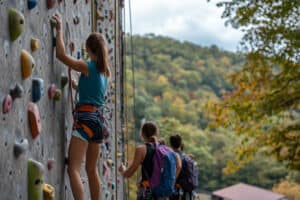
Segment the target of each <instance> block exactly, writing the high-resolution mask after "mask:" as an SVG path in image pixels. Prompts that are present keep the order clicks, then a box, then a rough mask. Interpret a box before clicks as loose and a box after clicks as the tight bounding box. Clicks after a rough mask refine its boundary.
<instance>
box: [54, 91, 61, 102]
mask: <svg viewBox="0 0 300 200" xmlns="http://www.w3.org/2000/svg"><path fill="white" fill-rule="evenodd" d="M53 99H54V100H55V101H59V100H60V99H61V90H60V89H56V90H55V94H54V97H53Z"/></svg>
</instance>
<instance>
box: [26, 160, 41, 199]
mask: <svg viewBox="0 0 300 200" xmlns="http://www.w3.org/2000/svg"><path fill="white" fill-rule="evenodd" d="M43 173H44V166H43V164H42V163H40V162H37V161H35V160H31V159H30V160H28V199H30V200H40V199H43V185H44V183H43V182H44V179H43Z"/></svg>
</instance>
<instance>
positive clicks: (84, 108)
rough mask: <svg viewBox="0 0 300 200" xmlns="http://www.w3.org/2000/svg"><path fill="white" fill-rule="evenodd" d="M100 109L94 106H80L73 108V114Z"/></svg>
mask: <svg viewBox="0 0 300 200" xmlns="http://www.w3.org/2000/svg"><path fill="white" fill-rule="evenodd" d="M100 108H101V107H100V106H94V105H81V106H78V107H76V108H75V112H96V111H97V110H99V109H100Z"/></svg>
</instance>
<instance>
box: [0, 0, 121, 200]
mask: <svg viewBox="0 0 300 200" xmlns="http://www.w3.org/2000/svg"><path fill="white" fill-rule="evenodd" d="M95 2H97V1H95ZM92 3H94V2H91V1H90V0H77V1H76V0H74V1H71V0H68V1H67V0H49V1H47V0H40V1H35V0H28V1H27V0H9V1H6V0H0V17H1V20H0V45H1V48H0V64H1V65H0V69H1V73H0V100H1V109H0V193H1V197H0V199H1V200H2V199H3V200H16V199H20V200H21V199H30V200H31V199H33V200H34V199H41V195H42V188H43V187H45V191H47V192H46V193H45V194H44V197H45V196H47V195H48V196H49V199H51V196H53V193H51V190H52V189H54V190H55V198H54V199H73V198H72V195H71V190H70V186H69V181H68V176H67V174H66V167H65V157H66V155H67V149H68V144H69V140H70V134H71V128H72V118H71V105H70V94H69V92H68V85H67V81H68V80H67V74H68V72H67V69H66V67H65V66H63V65H62V64H61V63H60V62H59V61H58V60H56V58H55V48H54V45H53V44H54V43H55V42H54V41H55V40H54V38H55V32H54V31H53V26H51V23H50V17H51V16H52V15H53V14H54V13H55V12H59V13H61V14H62V17H63V31H64V32H63V34H64V38H65V45H66V49H67V52H68V53H69V54H71V55H72V56H74V57H76V58H78V59H84V58H85V53H84V42H85V39H86V38H87V37H88V35H89V33H90V32H91V29H92V23H93V18H92V16H93V15H92V14H93V12H92V9H91V8H92V5H91V4H92ZM117 5H118V4H117V3H116V2H114V1H108V0H103V1H99V2H97V3H96V5H95V7H96V8H98V9H101V11H102V12H103V16H104V19H103V18H101V17H100V18H98V19H99V20H97V23H96V25H97V26H96V28H97V30H98V31H100V29H101V31H102V32H103V33H104V34H105V36H106V38H107V40H108V43H109V46H110V48H109V49H110V52H109V53H110V58H111V69H112V72H113V77H112V80H111V85H110V88H109V92H108V95H107V106H108V108H107V112H106V116H107V118H108V119H109V120H110V130H111V133H112V134H111V136H110V138H109V139H108V140H107V141H105V143H103V144H102V145H101V151H102V153H101V162H99V170H100V174H101V178H102V196H103V198H102V199H123V198H124V197H123V194H122V193H123V180H122V178H121V177H120V176H118V174H117V166H118V165H119V163H120V161H121V159H122V158H123V150H122V148H123V147H122V146H123V145H122V140H121V136H122V134H121V132H120V130H121V121H120V115H121V114H120V108H121V105H120V102H121V101H120V92H121V82H120V74H119V70H120V68H121V65H120V59H119V57H120V55H119V49H118V48H119V46H120V45H119V43H118V41H119V39H117V40H116V39H115V38H117V37H119V36H118V32H119V30H118V29H119V28H116V27H117V26H116V24H115V22H118V21H119V19H118V16H119V14H118V12H116V10H118V9H119V8H117V7H116V6H117ZM116 8H117V9H116ZM106 11H107V13H106ZM94 13H95V12H94ZM116 16H117V17H116ZM98 17H99V16H98ZM100 19H101V20H100ZM94 21H95V20H94ZM101 31H100V32H101ZM116 47H117V48H116ZM72 75H73V76H74V77H77V74H76V73H74V72H73V73H72ZM73 93H74V91H73ZM73 95H74V94H73ZM83 169H84V167H83ZM82 173H83V179H82V182H83V183H84V186H85V190H86V192H85V194H86V198H87V199H89V190H88V187H87V186H88V183H87V178H86V175H85V173H84V170H83V171H82ZM44 183H47V184H49V185H45V184H44ZM120 194H122V195H120Z"/></svg>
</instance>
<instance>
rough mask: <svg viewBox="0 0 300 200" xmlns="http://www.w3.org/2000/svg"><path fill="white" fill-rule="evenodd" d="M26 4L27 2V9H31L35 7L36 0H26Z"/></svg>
mask: <svg viewBox="0 0 300 200" xmlns="http://www.w3.org/2000/svg"><path fill="white" fill-rule="evenodd" d="M27 4H28V9H29V10H31V9H33V8H34V7H36V5H37V0H28V1H27Z"/></svg>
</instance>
